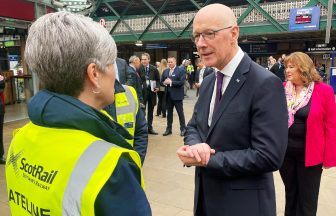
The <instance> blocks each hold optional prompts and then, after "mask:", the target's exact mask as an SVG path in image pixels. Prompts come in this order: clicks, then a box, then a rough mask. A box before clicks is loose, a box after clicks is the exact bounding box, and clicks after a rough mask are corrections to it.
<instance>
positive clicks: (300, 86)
mask: <svg viewBox="0 0 336 216" xmlns="http://www.w3.org/2000/svg"><path fill="white" fill-rule="evenodd" d="M294 86H295V92H296V95H299V94H300V93H301V91H302V89H303V88H304V85H294Z"/></svg>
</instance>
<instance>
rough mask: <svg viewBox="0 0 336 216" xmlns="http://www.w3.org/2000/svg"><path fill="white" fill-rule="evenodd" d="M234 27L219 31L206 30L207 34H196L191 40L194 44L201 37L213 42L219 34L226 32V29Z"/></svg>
mask: <svg viewBox="0 0 336 216" xmlns="http://www.w3.org/2000/svg"><path fill="white" fill-rule="evenodd" d="M232 27H233V26H228V27H225V28H221V29H217V30H206V31H205V32H202V33H195V34H193V35H192V36H191V40H192V41H193V42H194V43H197V42H198V41H199V39H200V37H201V36H202V37H203V39H204V40H212V39H214V38H215V35H216V33H217V32H219V31H222V30H225V29H230V28H232Z"/></svg>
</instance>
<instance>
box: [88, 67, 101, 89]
mask: <svg viewBox="0 0 336 216" xmlns="http://www.w3.org/2000/svg"><path fill="white" fill-rule="evenodd" d="M86 73H87V76H88V81H89V82H90V83H91V84H92V86H94V87H99V82H98V80H99V72H98V68H97V65H96V64H95V63H90V64H89V65H88V66H87V68H86Z"/></svg>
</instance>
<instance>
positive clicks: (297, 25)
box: [288, 7, 321, 31]
mask: <svg viewBox="0 0 336 216" xmlns="http://www.w3.org/2000/svg"><path fill="white" fill-rule="evenodd" d="M320 12H321V9H320V7H308V8H292V9H291V10H290V14H289V26H288V30H289V31H307V30H319V28H320Z"/></svg>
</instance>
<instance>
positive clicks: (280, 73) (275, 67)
mask: <svg viewBox="0 0 336 216" xmlns="http://www.w3.org/2000/svg"><path fill="white" fill-rule="evenodd" d="M271 61H272V67H271V68H270V69H269V70H270V71H271V72H272V73H274V75H275V76H277V77H279V78H280V79H281V81H282V82H284V81H285V73H284V68H282V65H281V58H280V60H278V62H277V61H276V59H275V58H273V59H272V60H271Z"/></svg>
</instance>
